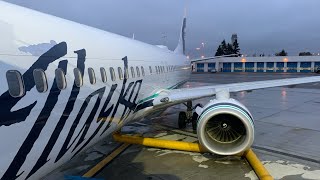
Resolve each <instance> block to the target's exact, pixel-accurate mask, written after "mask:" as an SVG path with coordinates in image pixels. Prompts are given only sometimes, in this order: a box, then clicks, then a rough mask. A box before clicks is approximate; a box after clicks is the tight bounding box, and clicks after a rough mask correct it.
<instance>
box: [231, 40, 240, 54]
mask: <svg viewBox="0 0 320 180" xmlns="http://www.w3.org/2000/svg"><path fill="white" fill-rule="evenodd" d="M232 46H233V54H240V48H239V43H238V39H235V41H234V42H233V44H232Z"/></svg>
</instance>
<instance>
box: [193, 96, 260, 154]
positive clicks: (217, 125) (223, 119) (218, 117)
mask: <svg viewBox="0 0 320 180" xmlns="http://www.w3.org/2000/svg"><path fill="white" fill-rule="evenodd" d="M196 111H197V114H199V117H198V120H197V134H198V139H199V141H200V144H201V145H202V146H204V147H205V148H206V149H208V150H209V151H210V152H212V153H215V154H219V155H234V154H238V153H240V152H243V151H245V150H247V149H249V148H250V147H251V145H252V143H253V140H254V122H253V118H252V115H251V114H250V112H249V111H248V109H247V108H246V107H245V106H244V105H243V104H241V103H240V102H239V101H237V100H234V99H231V98H229V99H223V100H217V99H215V100H211V101H210V102H209V103H208V104H207V105H205V106H204V107H203V108H200V107H198V108H197V109H196Z"/></svg>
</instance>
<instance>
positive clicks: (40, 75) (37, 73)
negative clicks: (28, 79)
mask: <svg viewBox="0 0 320 180" xmlns="http://www.w3.org/2000/svg"><path fill="white" fill-rule="evenodd" d="M33 79H34V83H35V85H36V88H37V90H38V92H40V93H43V92H46V91H47V90H48V83H47V77H46V74H45V72H44V71H43V70H42V69H35V70H33Z"/></svg>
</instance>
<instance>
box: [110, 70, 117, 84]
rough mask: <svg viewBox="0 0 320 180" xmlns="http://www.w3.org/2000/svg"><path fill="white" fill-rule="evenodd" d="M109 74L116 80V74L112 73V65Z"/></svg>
mask: <svg viewBox="0 0 320 180" xmlns="http://www.w3.org/2000/svg"><path fill="white" fill-rule="evenodd" d="M110 76H111V80H112V81H115V80H116V74H115V73H114V69H113V68H112V67H111V68H110Z"/></svg>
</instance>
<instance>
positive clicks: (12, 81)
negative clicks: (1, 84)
mask: <svg viewBox="0 0 320 180" xmlns="http://www.w3.org/2000/svg"><path fill="white" fill-rule="evenodd" d="M6 77H7V83H8V88H9V94H10V95H11V96H12V97H21V96H23V95H24V91H25V90H24V84H23V80H22V76H21V74H20V72H19V71H16V70H9V71H7V73H6Z"/></svg>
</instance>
